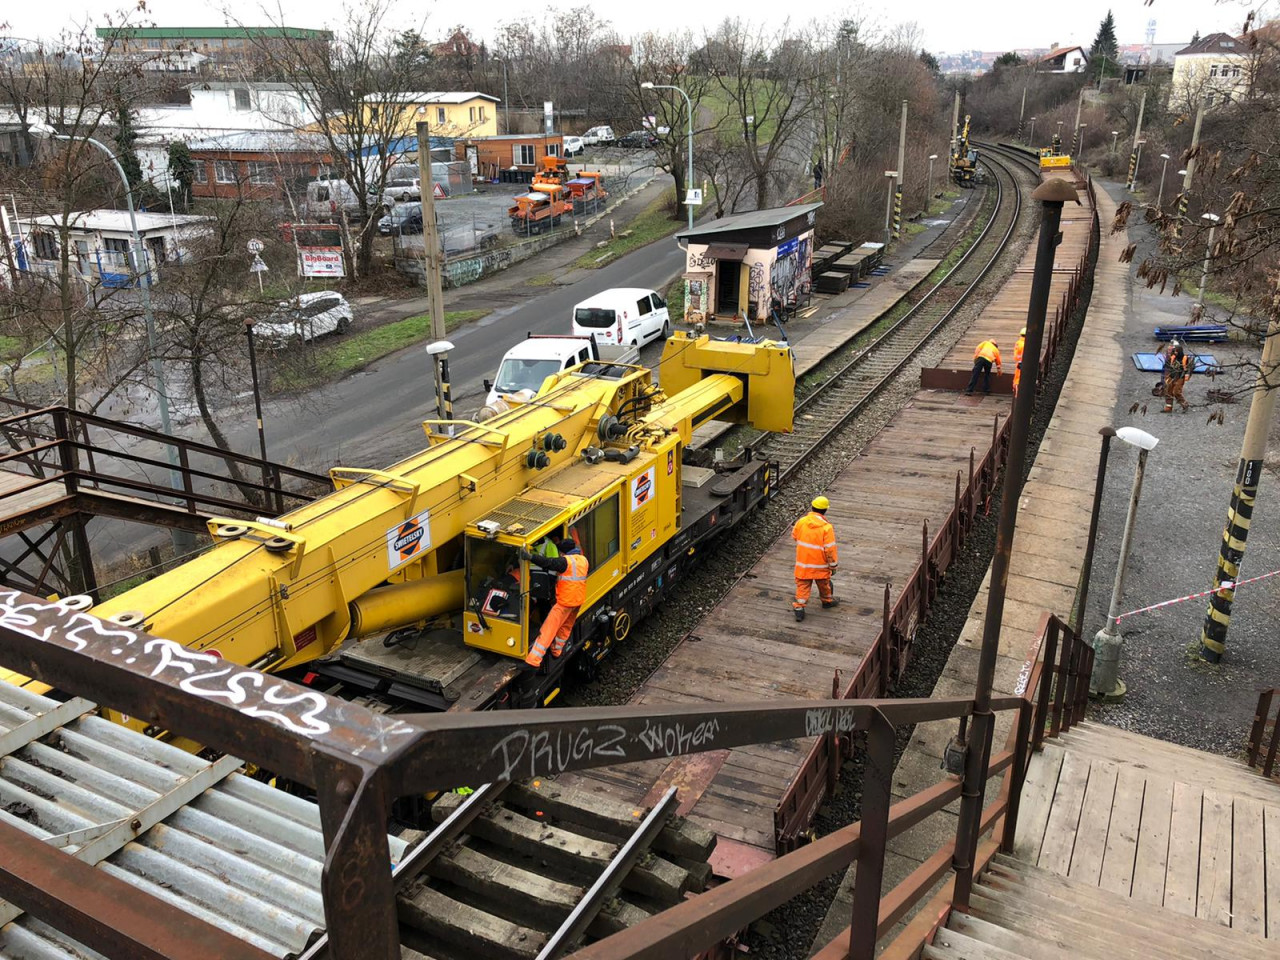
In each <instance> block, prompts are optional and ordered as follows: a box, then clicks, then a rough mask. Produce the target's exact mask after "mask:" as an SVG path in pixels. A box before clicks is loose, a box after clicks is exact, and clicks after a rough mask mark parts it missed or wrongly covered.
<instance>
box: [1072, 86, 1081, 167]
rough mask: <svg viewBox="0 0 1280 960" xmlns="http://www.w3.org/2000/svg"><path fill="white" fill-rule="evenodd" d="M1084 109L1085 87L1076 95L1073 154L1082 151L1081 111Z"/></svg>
mask: <svg viewBox="0 0 1280 960" xmlns="http://www.w3.org/2000/svg"><path fill="white" fill-rule="evenodd" d="M1082 109H1084V87H1081V88H1080V96H1078V97H1076V125H1075V126H1074V127H1073V128H1072V133H1071V155H1072V156H1073V157H1074V156H1075V155H1076V154H1077V153H1079V152H1080V111H1081V110H1082Z"/></svg>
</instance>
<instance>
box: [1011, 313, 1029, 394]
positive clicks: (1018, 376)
mask: <svg viewBox="0 0 1280 960" xmlns="http://www.w3.org/2000/svg"><path fill="white" fill-rule="evenodd" d="M1026 348H1027V328H1026V327H1023V328H1022V329H1021V330H1019V331H1018V342H1017V343H1015V344H1014V345H1013V395H1014V396H1015V397H1016V396H1017V395H1018V383H1019V381H1021V380H1022V352H1023V351H1024V350H1025V349H1026Z"/></svg>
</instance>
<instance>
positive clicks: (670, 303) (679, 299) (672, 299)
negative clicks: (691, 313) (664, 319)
mask: <svg viewBox="0 0 1280 960" xmlns="http://www.w3.org/2000/svg"><path fill="white" fill-rule="evenodd" d="M662 296H663V297H664V298H665V299H666V301H667V313H668V314H670V316H671V319H672V321H673V322H675V323H680V322H683V320H684V277H676V278H675V279H674V280H672V281H671V282H670V283H669V284H667V289H666V290H665V291H663V294H662Z"/></svg>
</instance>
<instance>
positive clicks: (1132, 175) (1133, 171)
mask: <svg viewBox="0 0 1280 960" xmlns="http://www.w3.org/2000/svg"><path fill="white" fill-rule="evenodd" d="M1146 112H1147V92H1146V91H1145V90H1144V91H1142V99H1141V100H1140V101H1139V102H1138V122H1137V124H1136V125H1135V126H1134V129H1133V149H1132V150H1130V151H1129V182H1128V183H1127V184H1125V186H1126V187H1128V189H1129V191H1130V192H1133V190H1134V188H1135V186H1136V181H1137V177H1138V141H1139V140H1141V139H1142V118H1143V116H1144V115H1145V114H1146Z"/></svg>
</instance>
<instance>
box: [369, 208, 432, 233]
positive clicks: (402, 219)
mask: <svg viewBox="0 0 1280 960" xmlns="http://www.w3.org/2000/svg"><path fill="white" fill-rule="evenodd" d="M378 232H379V233H380V234H382V235H383V236H384V237H389V236H402V235H403V234H406V233H421V232H422V204H421V203H397V204H396V205H395V206H394V207H392V208H391V209H390V210H388V211H387V212H386V214H385V215H384V216H383V217H382V219H381V220H379V221H378Z"/></svg>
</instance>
